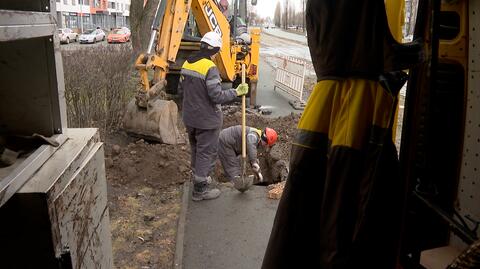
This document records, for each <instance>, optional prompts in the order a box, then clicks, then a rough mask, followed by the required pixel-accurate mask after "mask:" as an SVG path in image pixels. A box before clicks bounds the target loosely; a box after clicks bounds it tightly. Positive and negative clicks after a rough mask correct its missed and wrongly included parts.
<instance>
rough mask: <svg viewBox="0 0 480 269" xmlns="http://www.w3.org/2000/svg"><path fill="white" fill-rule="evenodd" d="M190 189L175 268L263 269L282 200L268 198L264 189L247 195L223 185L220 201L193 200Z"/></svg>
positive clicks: (252, 190)
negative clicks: (266, 250) (272, 229)
mask: <svg viewBox="0 0 480 269" xmlns="http://www.w3.org/2000/svg"><path fill="white" fill-rule="evenodd" d="M187 184H188V183H187ZM191 188H192V186H190V190H191ZM190 190H188V188H186V191H188V195H184V197H185V198H184V199H186V201H184V202H185V203H184V206H187V210H186V213H185V215H184V216H185V217H184V228H185V230H184V233H183V237H182V238H180V240H179V241H177V244H178V243H180V244H181V246H180V247H182V248H181V249H180V250H179V246H178V245H177V253H176V255H177V256H181V257H176V263H177V264H176V266H175V268H184V269H226V268H228V269H256V268H260V267H261V264H262V261H263V256H264V254H265V249H266V247H267V243H268V239H269V236H270V231H271V228H272V225H273V219H274V217H275V212H276V210H277V206H278V200H271V199H268V198H267V190H266V188H265V187H260V186H253V187H252V188H251V189H250V190H249V191H247V192H245V193H240V192H238V191H237V190H235V189H233V188H231V187H226V186H223V187H221V190H222V195H221V196H220V197H219V198H218V199H215V200H210V201H201V202H193V201H192V200H191V194H190V192H191V191H190ZM180 222H182V218H181V219H180ZM180 225H182V224H180ZM179 232H180V231H179Z"/></svg>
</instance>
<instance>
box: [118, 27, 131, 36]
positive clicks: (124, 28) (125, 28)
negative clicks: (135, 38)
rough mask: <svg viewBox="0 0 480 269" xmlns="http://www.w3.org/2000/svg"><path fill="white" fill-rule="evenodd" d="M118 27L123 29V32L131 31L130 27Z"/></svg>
mask: <svg viewBox="0 0 480 269" xmlns="http://www.w3.org/2000/svg"><path fill="white" fill-rule="evenodd" d="M120 29H122V30H124V31H125V32H128V33H129V34H130V33H131V32H130V29H128V28H127V27H121V28H120Z"/></svg>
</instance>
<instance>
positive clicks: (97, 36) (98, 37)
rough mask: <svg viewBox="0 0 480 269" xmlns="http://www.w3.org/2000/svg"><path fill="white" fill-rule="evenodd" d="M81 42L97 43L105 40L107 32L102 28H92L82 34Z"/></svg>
mask: <svg viewBox="0 0 480 269" xmlns="http://www.w3.org/2000/svg"><path fill="white" fill-rule="evenodd" d="M79 40H80V43H82V44H83V43H96V42H97V41H102V40H105V32H104V31H103V30H102V29H90V30H86V31H85V32H83V34H81V35H80V38H79Z"/></svg>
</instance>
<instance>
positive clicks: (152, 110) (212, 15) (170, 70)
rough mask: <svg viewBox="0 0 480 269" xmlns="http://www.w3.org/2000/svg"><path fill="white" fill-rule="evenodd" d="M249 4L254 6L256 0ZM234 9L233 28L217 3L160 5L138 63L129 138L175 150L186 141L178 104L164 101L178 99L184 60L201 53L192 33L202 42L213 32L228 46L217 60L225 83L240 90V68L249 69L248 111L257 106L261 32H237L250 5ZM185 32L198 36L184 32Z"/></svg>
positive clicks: (127, 121)
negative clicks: (170, 97)
mask: <svg viewBox="0 0 480 269" xmlns="http://www.w3.org/2000/svg"><path fill="white" fill-rule="evenodd" d="M251 3H252V5H256V0H252V2H251ZM234 6H235V8H234V14H233V16H232V19H231V20H230V21H231V24H232V27H231V25H230V22H229V20H227V18H226V16H225V15H224V14H223V13H222V11H221V10H220V6H219V3H218V2H217V1H216V0H183V1H175V0H161V1H159V3H158V6H157V10H156V13H155V18H154V20H153V24H152V28H151V29H152V31H151V36H150V41H149V44H148V49H147V51H146V52H145V53H143V54H140V55H139V56H138V58H137V60H136V62H135V67H136V69H137V70H138V71H139V72H140V78H141V85H142V87H141V89H139V90H138V92H137V94H136V96H135V98H134V99H132V100H131V101H130V103H129V104H128V105H127V109H126V113H125V117H124V129H125V130H126V131H127V133H129V134H133V135H135V136H141V137H144V138H146V139H151V140H156V141H159V142H162V143H166V144H177V143H179V142H180V141H181V140H182V139H181V136H180V135H179V132H178V129H177V125H176V122H177V114H178V107H177V105H176V103H175V102H174V101H169V100H165V99H166V98H161V96H162V95H163V97H165V94H176V88H177V85H178V79H179V76H180V69H181V66H182V64H183V62H184V61H185V59H186V56H188V55H189V54H190V53H192V52H195V51H196V50H198V49H199V48H200V37H198V36H192V35H189V34H188V32H198V34H200V36H201V35H203V34H205V33H207V32H209V31H215V32H217V33H219V34H220V35H221V36H222V40H223V44H224V46H223V48H222V49H221V51H220V53H219V54H218V55H217V57H215V59H214V62H215V64H216V66H217V67H218V69H219V71H220V75H221V77H222V79H223V81H224V82H233V86H235V85H238V84H239V83H240V82H241V73H242V65H245V70H246V82H247V83H248V84H249V88H250V95H249V97H250V105H254V104H255V95H256V88H257V87H256V85H257V81H258V63H259V52H260V29H252V30H251V31H250V33H249V34H248V33H245V29H242V28H240V29H238V28H239V27H237V26H238V25H239V22H240V21H241V19H242V18H241V16H239V10H243V11H244V12H243V16H245V10H246V2H245V0H242V1H239V0H236V2H235V5H234ZM240 13H242V12H240ZM240 15H242V14H240ZM186 27H187V29H190V30H197V31H187V32H186V31H185V29H186ZM231 28H232V29H231ZM239 30H243V31H242V32H243V33H240V32H239Z"/></svg>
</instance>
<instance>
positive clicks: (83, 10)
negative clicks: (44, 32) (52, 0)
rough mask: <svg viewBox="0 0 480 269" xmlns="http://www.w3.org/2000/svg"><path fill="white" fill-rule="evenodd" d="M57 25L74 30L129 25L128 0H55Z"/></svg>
mask: <svg viewBox="0 0 480 269" xmlns="http://www.w3.org/2000/svg"><path fill="white" fill-rule="evenodd" d="M56 1H57V3H56V6H57V25H58V27H59V28H64V27H66V28H71V29H73V30H74V31H76V32H79V33H80V32H83V31H85V30H87V29H95V28H97V27H100V28H101V29H104V30H107V31H108V30H110V29H112V28H118V27H124V26H126V27H129V16H130V0H56Z"/></svg>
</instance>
